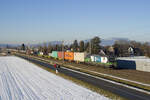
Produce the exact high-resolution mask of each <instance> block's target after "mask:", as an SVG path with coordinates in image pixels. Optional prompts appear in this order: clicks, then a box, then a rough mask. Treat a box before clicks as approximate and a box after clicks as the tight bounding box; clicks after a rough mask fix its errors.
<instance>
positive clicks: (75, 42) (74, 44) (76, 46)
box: [73, 40, 78, 52]
mask: <svg viewBox="0 0 150 100" xmlns="http://www.w3.org/2000/svg"><path fill="white" fill-rule="evenodd" d="M73 51H74V52H77V51H78V41H77V40H75V41H74V43H73Z"/></svg>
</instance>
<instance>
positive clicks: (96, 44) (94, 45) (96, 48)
mask: <svg viewBox="0 0 150 100" xmlns="http://www.w3.org/2000/svg"><path fill="white" fill-rule="evenodd" d="M100 43H101V40H100V38H99V37H94V38H93V39H92V40H91V46H90V48H91V53H92V54H99V52H100V48H101V47H100Z"/></svg>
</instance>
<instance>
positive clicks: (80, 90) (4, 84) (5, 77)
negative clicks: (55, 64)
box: [0, 56, 109, 100]
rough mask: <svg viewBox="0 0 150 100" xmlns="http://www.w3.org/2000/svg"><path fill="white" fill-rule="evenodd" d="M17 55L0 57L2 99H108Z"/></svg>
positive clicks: (0, 92)
mask: <svg viewBox="0 0 150 100" xmlns="http://www.w3.org/2000/svg"><path fill="white" fill-rule="evenodd" d="M108 99H109V98H106V97H104V96H102V95H100V94H97V93H95V92H92V91H91V90H88V89H86V88H84V87H82V86H79V85H77V84H75V83H73V82H71V81H68V80H65V79H63V78H61V77H59V76H57V75H55V74H52V73H49V72H47V71H46V70H43V69H41V68H39V67H37V66H36V65H34V64H32V63H29V62H28V61H26V60H23V59H21V58H18V57H14V56H9V57H0V100H108Z"/></svg>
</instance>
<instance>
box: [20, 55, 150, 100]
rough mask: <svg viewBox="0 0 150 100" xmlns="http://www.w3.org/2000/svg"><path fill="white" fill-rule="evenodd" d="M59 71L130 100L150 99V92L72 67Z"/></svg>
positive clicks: (49, 66) (40, 62) (45, 64)
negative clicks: (131, 87) (97, 76)
mask: <svg viewBox="0 0 150 100" xmlns="http://www.w3.org/2000/svg"><path fill="white" fill-rule="evenodd" d="M20 57H21V58H24V59H26V60H29V61H31V62H33V63H36V64H40V65H42V66H44V67H48V68H50V69H52V70H55V68H54V67H53V66H52V65H49V64H47V63H45V62H42V61H39V60H35V59H33V58H27V57H23V56H20ZM59 72H61V73H64V74H65V75H68V76H71V77H73V78H76V79H79V80H82V81H84V82H87V83H89V84H92V85H94V86H97V87H99V88H102V89H104V90H107V91H110V92H112V93H114V94H117V95H119V96H121V97H123V98H126V99H128V100H150V95H149V94H146V93H143V92H139V91H137V90H134V89H130V88H127V87H124V86H120V85H117V84H115V83H110V82H108V81H105V80H103V79H99V78H96V77H92V76H90V75H86V74H84V73H80V72H76V71H73V70H70V69H67V68H64V67H61V68H59Z"/></svg>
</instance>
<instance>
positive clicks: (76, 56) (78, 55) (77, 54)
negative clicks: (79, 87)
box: [74, 52, 86, 62]
mask: <svg viewBox="0 0 150 100" xmlns="http://www.w3.org/2000/svg"><path fill="white" fill-rule="evenodd" d="M85 57H86V53H80V52H74V61H79V62H84V59H85Z"/></svg>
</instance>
